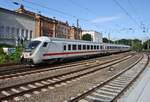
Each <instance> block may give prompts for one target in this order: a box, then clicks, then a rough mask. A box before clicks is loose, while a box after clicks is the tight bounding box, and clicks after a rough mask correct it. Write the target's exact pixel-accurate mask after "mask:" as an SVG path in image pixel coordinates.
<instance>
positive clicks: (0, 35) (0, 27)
mask: <svg viewBox="0 0 150 102" xmlns="http://www.w3.org/2000/svg"><path fill="white" fill-rule="evenodd" d="M3 34H4V26H0V37H2V36H3Z"/></svg>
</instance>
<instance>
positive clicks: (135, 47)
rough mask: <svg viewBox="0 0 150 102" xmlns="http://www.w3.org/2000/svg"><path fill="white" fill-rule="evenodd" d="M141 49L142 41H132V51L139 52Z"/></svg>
mask: <svg viewBox="0 0 150 102" xmlns="http://www.w3.org/2000/svg"><path fill="white" fill-rule="evenodd" d="M142 48H143V46H142V41H141V40H139V39H134V40H132V50H135V51H141V50H142Z"/></svg>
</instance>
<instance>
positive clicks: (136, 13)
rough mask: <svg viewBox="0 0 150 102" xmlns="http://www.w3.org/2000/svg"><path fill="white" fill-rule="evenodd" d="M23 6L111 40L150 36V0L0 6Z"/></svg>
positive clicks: (28, 0) (23, 0)
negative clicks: (77, 22)
mask: <svg viewBox="0 0 150 102" xmlns="http://www.w3.org/2000/svg"><path fill="white" fill-rule="evenodd" d="M13 2H18V3H19V4H23V5H24V6H25V9H27V10H30V11H33V12H36V13H40V14H42V15H44V16H47V17H50V18H53V17H55V18H56V19H57V20H61V21H63V22H66V21H68V23H69V24H70V25H74V26H76V21H77V19H79V25H80V27H81V28H82V29H83V30H95V31H98V32H100V33H102V34H103V36H104V37H108V36H110V39H111V40H118V39H122V38H125V39H135V38H137V39H141V40H147V39H149V38H150V35H149V32H150V29H149V28H150V14H149V10H150V6H149V4H150V0H0V7H2V8H6V9H10V10H16V9H18V8H19V5H15V4H13Z"/></svg>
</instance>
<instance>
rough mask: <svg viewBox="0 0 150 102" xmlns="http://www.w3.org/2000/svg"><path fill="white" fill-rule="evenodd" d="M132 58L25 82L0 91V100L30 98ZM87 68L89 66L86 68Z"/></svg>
mask: <svg viewBox="0 0 150 102" xmlns="http://www.w3.org/2000/svg"><path fill="white" fill-rule="evenodd" d="M130 58H132V57H131V56H130V57H129V56H128V57H125V58H121V59H118V60H114V61H111V62H109V63H107V64H104V65H99V64H96V65H92V66H90V65H88V68H87V69H80V70H76V71H72V72H69V73H64V74H61V75H57V76H52V77H48V78H44V79H40V80H35V81H31V82H25V83H21V84H17V85H12V86H9V87H5V88H1V89H0V100H3V101H4V100H12V99H17V98H18V96H26V97H28V93H32V92H34V93H37V90H43V91H44V90H45V89H46V88H50V89H51V88H53V86H58V87H59V86H61V85H63V84H65V82H68V83H69V82H70V81H71V80H74V81H75V80H80V78H82V77H87V76H88V75H89V74H92V73H94V72H97V71H99V70H101V69H104V68H108V67H110V66H112V65H115V64H118V63H119V62H123V61H125V60H129V59H130ZM86 67H87V66H86Z"/></svg>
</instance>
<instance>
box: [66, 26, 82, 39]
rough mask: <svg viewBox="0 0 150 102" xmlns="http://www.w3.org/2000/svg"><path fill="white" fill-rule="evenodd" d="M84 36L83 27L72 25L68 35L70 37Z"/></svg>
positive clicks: (79, 37)
mask: <svg viewBox="0 0 150 102" xmlns="http://www.w3.org/2000/svg"><path fill="white" fill-rule="evenodd" d="M81 37H82V29H81V28H77V27H75V26H72V27H70V33H69V35H68V38H69V39H73V40H74V39H81Z"/></svg>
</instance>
